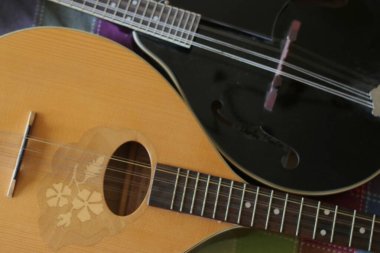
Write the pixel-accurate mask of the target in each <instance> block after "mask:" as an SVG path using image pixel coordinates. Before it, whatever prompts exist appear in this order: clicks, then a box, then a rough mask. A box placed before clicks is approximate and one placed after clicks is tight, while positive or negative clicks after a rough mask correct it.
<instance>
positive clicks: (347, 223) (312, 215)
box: [168, 182, 377, 237]
mask: <svg viewBox="0 0 380 253" xmlns="http://www.w3.org/2000/svg"><path fill="white" fill-rule="evenodd" d="M168 183H169V182H168ZM181 186H182V184H181ZM200 190H201V191H202V189H200ZM240 190H242V189H240ZM203 191H205V190H203ZM209 192H210V191H209ZM211 193H212V192H211ZM214 193H215V192H214ZM170 194H172V193H171V192H170ZM260 195H261V196H266V197H269V194H263V193H260V194H259V196H260ZM225 197H227V196H226V195H225ZM290 201H291V200H290ZM290 201H289V203H291V202H290ZM293 202H295V203H298V204H299V202H298V201H293ZM218 206H220V205H218ZM305 206H307V205H305ZM273 207H275V205H273ZM311 207H313V208H316V207H315V206H311ZM279 208H281V206H279ZM330 211H331V210H330ZM287 212H288V213H289V212H290V211H289V210H288V211H287ZM295 213H298V210H296V211H295ZM303 214H304V215H303V217H305V216H307V215H308V214H307V213H306V212H303ZM308 216H311V217H315V215H314V214H311V215H308ZM349 216H351V217H352V215H349ZM357 218H359V219H360V218H361V217H360V216H358V217H357ZM319 220H322V219H319ZM366 220H368V221H369V219H366ZM376 222H377V221H376ZM303 224H306V223H305V222H303ZM337 224H345V225H347V226H349V225H351V224H350V222H345V223H342V222H341V221H338V222H337ZM354 227H359V225H357V224H355V226H354ZM360 227H363V226H360ZM365 228H366V229H368V227H365ZM369 229H370V228H369ZM375 231H376V232H377V230H375ZM356 237H357V236H356Z"/></svg>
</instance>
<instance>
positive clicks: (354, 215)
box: [348, 210, 356, 247]
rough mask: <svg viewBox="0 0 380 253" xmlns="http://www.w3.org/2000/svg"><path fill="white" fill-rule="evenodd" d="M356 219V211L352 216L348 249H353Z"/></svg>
mask: <svg viewBox="0 0 380 253" xmlns="http://www.w3.org/2000/svg"><path fill="white" fill-rule="evenodd" d="M355 218H356V210H354V214H353V215H352V223H351V231H350V240H349V242H348V247H351V244H352V234H353V232H354V227H355Z"/></svg>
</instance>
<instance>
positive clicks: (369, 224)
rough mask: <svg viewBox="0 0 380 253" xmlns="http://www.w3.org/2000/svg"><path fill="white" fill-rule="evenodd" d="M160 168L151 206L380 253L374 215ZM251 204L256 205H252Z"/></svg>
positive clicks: (151, 195) (155, 177)
mask: <svg viewBox="0 0 380 253" xmlns="http://www.w3.org/2000/svg"><path fill="white" fill-rule="evenodd" d="M157 167H158V168H159V169H157V170H156V171H155V175H154V178H153V185H152V188H151V192H150V195H149V205H150V206H154V207H159V208H164V209H170V210H173V211H179V212H183V213H188V214H193V215H197V216H204V217H208V218H212V217H213V218H214V219H216V220H219V221H226V222H230V223H235V224H240V225H242V226H247V227H253V226H254V227H255V228H259V229H268V230H269V231H273V232H275V231H278V230H280V232H281V233H283V232H284V233H285V234H286V235H294V230H296V231H295V234H296V236H302V237H303V238H306V239H315V240H317V241H320V242H328V241H331V242H334V243H336V244H338V245H346V246H347V245H348V246H349V247H354V248H358V249H368V250H374V251H378V250H379V245H378V244H377V241H376V240H374V238H376V239H377V238H379V237H380V232H379V231H377V230H376V229H377V227H376V226H377V225H378V224H377V223H378V221H377V220H376V216H375V215H373V216H367V215H362V214H358V213H357V211H353V213H350V212H349V210H344V209H341V208H339V210H338V206H330V205H322V203H321V202H320V201H314V200H310V199H305V198H298V197H295V196H293V197H292V195H291V194H287V193H280V192H275V191H274V190H269V189H266V188H263V189H262V188H260V187H253V186H252V185H249V184H244V183H240V182H235V181H231V180H228V179H224V178H219V177H214V176H211V175H206V174H202V173H199V172H194V171H189V170H184V169H180V168H175V167H169V166H165V165H159V166H157ZM253 199H254V201H255V203H253V202H250V201H248V200H253ZM334 207H335V210H334ZM224 208H225V209H224ZM290 210H291V211H290ZM281 211H282V215H281ZM271 212H273V214H271ZM333 212H334V213H333ZM313 214H314V215H313ZM285 217H286V221H287V222H285ZM277 225H278V226H279V227H277ZM330 230H331V231H330ZM329 232H331V234H330V235H328V233H329ZM375 242H376V243H375Z"/></svg>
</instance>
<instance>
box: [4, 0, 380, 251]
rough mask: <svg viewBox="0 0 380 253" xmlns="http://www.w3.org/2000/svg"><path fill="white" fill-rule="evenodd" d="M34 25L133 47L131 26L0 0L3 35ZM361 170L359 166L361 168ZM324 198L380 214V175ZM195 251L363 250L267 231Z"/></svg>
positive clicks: (24, 0)
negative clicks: (83, 33) (71, 30)
mask: <svg viewBox="0 0 380 253" xmlns="http://www.w3.org/2000/svg"><path fill="white" fill-rule="evenodd" d="M34 26H64V27H71V28H75V29H80V30H83V31H87V32H91V33H95V34H99V35H101V36H105V37H107V38H110V39H112V40H114V41H117V42H119V43H120V44H122V45H124V46H126V47H129V48H131V47H132V44H133V41H132V36H131V34H130V32H129V31H128V29H126V28H122V27H119V26H117V25H114V24H111V23H109V22H107V21H103V20H100V19H97V18H94V17H91V16H89V15H87V14H82V13H80V12H78V11H74V10H71V9H68V8H66V7H63V6H59V5H57V4H54V3H50V2H47V1H45V0H1V1H0V35H2V34H6V33H9V32H12V31H15V30H19V29H23V28H30V27H34ZM358 169H359V168H358ZM320 199H321V200H323V201H327V202H331V203H334V204H338V205H340V206H343V207H347V208H351V209H356V210H358V211H363V212H366V213H371V214H377V215H380V177H377V178H375V179H373V180H372V181H370V182H369V183H367V184H365V185H362V186H360V187H358V188H356V189H353V190H351V191H348V192H345V193H341V194H337V195H334V196H328V197H323V198H320ZM192 252H199V253H201V252H218V253H222V252H240V253H242V252H312V253H314V252H315V253H317V252H320V253H321V252H342V253H346V252H362V251H355V250H354V249H348V248H344V247H338V246H335V245H328V244H320V243H315V242H312V241H307V240H297V239H293V238H288V237H284V236H281V235H273V234H269V233H265V232H258V231H254V232H247V230H244V231H236V232H227V233H225V234H222V235H220V236H217V237H216V238H214V239H212V240H210V241H208V242H207V243H206V244H204V245H202V247H196V248H195V249H194V250H193V251H192Z"/></svg>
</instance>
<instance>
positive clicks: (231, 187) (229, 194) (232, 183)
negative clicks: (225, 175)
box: [224, 181, 234, 221]
mask: <svg viewBox="0 0 380 253" xmlns="http://www.w3.org/2000/svg"><path fill="white" fill-rule="evenodd" d="M233 188H234V181H231V185H230V191H229V193H228V200H227V207H226V212H225V214H224V221H227V216H228V210H229V209H230V203H231V194H232V189H233Z"/></svg>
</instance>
